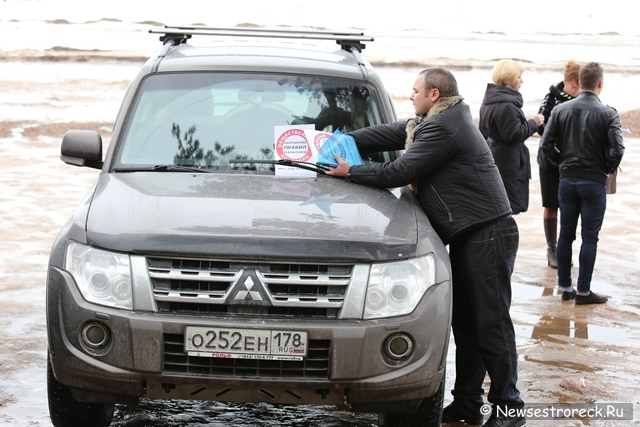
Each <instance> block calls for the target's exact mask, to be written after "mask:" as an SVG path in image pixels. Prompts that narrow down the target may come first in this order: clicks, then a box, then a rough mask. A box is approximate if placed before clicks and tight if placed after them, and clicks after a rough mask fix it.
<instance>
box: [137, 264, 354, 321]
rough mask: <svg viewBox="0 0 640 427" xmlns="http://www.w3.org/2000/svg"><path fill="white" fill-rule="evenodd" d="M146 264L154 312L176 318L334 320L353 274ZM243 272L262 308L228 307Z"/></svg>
mask: <svg viewBox="0 0 640 427" xmlns="http://www.w3.org/2000/svg"><path fill="white" fill-rule="evenodd" d="M147 262H148V271H149V277H150V278H151V281H152V284H153V294H154V299H155V301H156V303H157V304H158V310H159V311H160V312H165V313H176V314H218V315H225V314H229V315H234V316H238V315H250V316H255V315H260V316H273V317H278V316H281V317H286V316H297V317H321V318H336V317H337V316H338V313H339V311H340V309H341V308H342V305H343V302H344V297H345V294H346V291H347V288H348V286H349V282H350V280H351V274H352V271H353V265H344V264H296V263H247V262H234V261H215V260H198V259H195V260H194V259H169V258H147ZM247 271H250V272H251V274H252V275H253V276H252V277H255V278H256V279H257V281H258V282H260V283H255V281H252V282H251V283H253V288H252V289H251V290H259V291H261V292H263V294H264V295H265V297H266V298H265V300H267V301H268V302H267V303H265V304H255V303H254V301H248V303H247V304H244V303H237V302H236V303H235V304H230V301H231V300H232V299H233V297H234V296H235V295H231V293H232V292H234V285H235V284H236V283H237V282H238V281H239V280H240V278H241V277H246V276H243V274H247V273H246V272H247ZM236 289H237V288H236ZM242 289H243V290H244V288H242Z"/></svg>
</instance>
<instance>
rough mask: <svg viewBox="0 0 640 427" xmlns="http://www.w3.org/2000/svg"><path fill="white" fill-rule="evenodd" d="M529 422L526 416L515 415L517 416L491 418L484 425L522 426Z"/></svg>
mask: <svg viewBox="0 0 640 427" xmlns="http://www.w3.org/2000/svg"><path fill="white" fill-rule="evenodd" d="M526 423H527V420H526V419H525V418H524V417H515V418H501V417H495V418H493V417H492V418H489V421H487V422H486V423H484V425H483V426H482V427H520V426H523V425H525V424H526Z"/></svg>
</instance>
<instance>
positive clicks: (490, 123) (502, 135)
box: [480, 59, 544, 215]
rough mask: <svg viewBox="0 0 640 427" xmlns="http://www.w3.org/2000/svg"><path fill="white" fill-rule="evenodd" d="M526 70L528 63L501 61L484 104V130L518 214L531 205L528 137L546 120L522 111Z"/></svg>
mask: <svg viewBox="0 0 640 427" xmlns="http://www.w3.org/2000/svg"><path fill="white" fill-rule="evenodd" d="M523 72H524V66H523V65H522V64H521V63H519V62H517V61H513V60H511V59H503V60H501V61H499V62H498V63H497V64H496V66H495V67H494V68H493V76H492V77H493V83H489V84H488V85H487V90H486V92H485V94H484V99H483V100H482V105H481V106H480V131H481V132H482V134H483V135H484V137H485V138H486V139H487V143H488V144H489V147H490V148H491V152H492V153H493V158H494V160H495V162H496V165H497V166H498V169H499V170H500V175H501V176H502V181H503V182H504V186H505V189H506V190H507V195H508V196H509V202H510V203H511V210H512V211H513V213H514V215H515V214H518V213H520V212H526V211H527V209H528V208H529V180H530V179H531V161H530V159H529V149H528V148H527V146H526V145H525V144H524V141H525V140H526V139H527V138H529V137H530V136H531V135H533V134H534V133H535V132H536V131H537V130H538V126H542V124H543V123H544V117H543V116H542V114H537V115H536V116H535V117H534V118H533V119H529V120H527V118H526V117H525V115H524V112H523V111H522V105H523V101H522V95H521V94H520V92H519V90H520V86H521V85H522V73H523Z"/></svg>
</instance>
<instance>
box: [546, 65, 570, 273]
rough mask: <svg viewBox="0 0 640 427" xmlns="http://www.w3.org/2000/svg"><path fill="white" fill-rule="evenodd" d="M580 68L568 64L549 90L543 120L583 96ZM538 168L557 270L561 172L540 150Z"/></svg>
mask: <svg viewBox="0 0 640 427" xmlns="http://www.w3.org/2000/svg"><path fill="white" fill-rule="evenodd" d="M579 74H580V64H578V63H577V62H576V61H574V60H570V61H568V62H567V63H566V64H565V66H564V79H563V80H562V81H561V82H560V83H556V84H553V85H551V87H549V93H547V95H545V97H544V99H543V100H542V104H540V109H539V110H538V112H539V113H540V114H542V115H543V116H544V121H545V123H546V122H547V120H549V116H550V115H551V110H553V107H555V106H556V105H560V104H562V103H563V102H565V101H569V100H571V99H573V98H575V97H576V96H578V94H579V93H580V80H579ZM544 127H545V126H544V124H543V125H542V126H540V127H539V128H538V134H540V136H542V134H543V133H544ZM538 166H539V167H540V194H541V195H542V207H543V208H544V213H543V214H542V217H543V221H544V235H545V238H546V239H547V265H548V266H549V267H551V268H558V262H557V260H556V240H557V234H558V233H557V230H558V207H559V206H560V204H559V202H558V184H559V182H560V172H559V171H558V167H557V166H556V165H554V164H552V163H551V162H550V161H549V159H547V158H546V157H545V155H544V154H543V153H542V149H540V148H538Z"/></svg>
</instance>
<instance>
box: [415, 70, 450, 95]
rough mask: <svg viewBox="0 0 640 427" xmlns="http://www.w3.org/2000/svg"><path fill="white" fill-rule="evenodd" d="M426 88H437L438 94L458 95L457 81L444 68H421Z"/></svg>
mask: <svg viewBox="0 0 640 427" xmlns="http://www.w3.org/2000/svg"><path fill="white" fill-rule="evenodd" d="M420 74H424V82H425V83H426V86H427V89H434V88H435V89H438V90H439V91H440V96H442V97H444V96H458V95H459V93H458V82H457V81H456V78H455V77H453V74H451V72H450V71H449V70H445V69H444V68H427V69H426V70H422V71H421V72H420Z"/></svg>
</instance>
